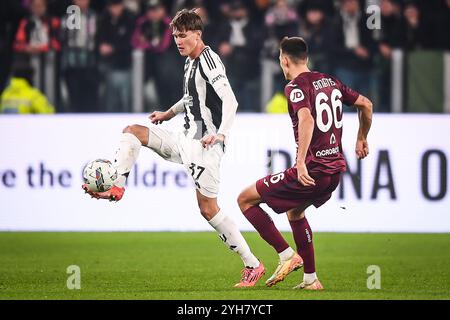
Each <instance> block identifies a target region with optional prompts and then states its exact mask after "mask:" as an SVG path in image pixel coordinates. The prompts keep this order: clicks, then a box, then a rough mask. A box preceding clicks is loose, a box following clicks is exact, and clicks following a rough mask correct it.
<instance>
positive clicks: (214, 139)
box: [200, 134, 225, 148]
mask: <svg viewBox="0 0 450 320" xmlns="http://www.w3.org/2000/svg"><path fill="white" fill-rule="evenodd" d="M224 140H225V136H224V135H223V134H208V135H206V136H204V137H203V138H202V140H200V142H201V143H202V146H203V148H207V147H208V146H212V145H214V144H216V143H223V142H224Z"/></svg>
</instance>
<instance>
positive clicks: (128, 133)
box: [83, 9, 265, 287]
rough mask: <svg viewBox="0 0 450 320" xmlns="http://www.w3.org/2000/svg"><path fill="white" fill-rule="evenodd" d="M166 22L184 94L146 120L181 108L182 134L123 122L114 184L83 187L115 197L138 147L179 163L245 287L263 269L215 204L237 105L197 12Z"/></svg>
mask: <svg viewBox="0 0 450 320" xmlns="http://www.w3.org/2000/svg"><path fill="white" fill-rule="evenodd" d="M170 26H171V28H172V35H173V37H174V40H175V43H176V45H177V48H178V51H179V52H180V54H181V55H182V56H186V57H187V58H186V63H185V65H184V83H183V92H184V94H183V97H182V98H181V99H180V101H178V102H177V103H175V104H174V105H173V106H172V107H171V108H170V109H169V110H167V111H165V112H161V111H155V112H153V113H152V114H151V115H150V117H149V118H150V120H151V122H152V123H153V124H156V125H157V124H160V123H162V122H163V121H167V120H170V119H172V118H173V117H174V116H175V115H177V114H178V113H181V112H184V113H185V117H184V119H185V124H184V129H185V130H184V132H179V133H174V132H170V131H168V130H165V129H163V128H160V127H157V126H155V125H152V126H149V127H146V126H141V125H131V126H127V127H126V128H125V129H124V130H123V135H122V139H121V141H120V145H119V149H118V150H117V153H116V158H115V161H114V166H115V167H116V168H117V172H118V175H119V179H118V182H117V185H115V186H114V187H113V188H111V189H110V190H108V191H106V192H92V191H91V190H89V189H88V187H87V186H86V185H83V188H84V189H85V190H86V191H87V192H88V193H89V194H90V195H92V196H93V197H96V198H101V199H109V200H112V201H119V200H120V199H121V198H122V196H123V194H124V191H125V188H124V186H125V181H126V179H127V177H128V174H129V172H130V171H131V169H132V167H133V165H134V163H135V162H136V160H137V158H138V155H139V151H140V149H141V146H144V147H148V148H150V149H152V150H153V151H155V152H156V153H157V154H159V155H160V156H161V157H162V158H164V159H166V160H169V161H172V162H176V163H180V164H183V165H184V166H185V167H186V169H187V170H188V172H189V174H191V176H192V178H193V179H194V182H195V185H196V195H197V202H198V206H199V208H200V212H201V214H202V216H203V217H204V218H205V219H206V220H207V221H208V222H209V224H210V225H211V226H212V227H213V228H214V229H215V230H216V231H217V232H218V233H219V236H220V238H221V239H222V240H223V241H224V242H225V244H226V245H227V246H228V247H229V248H230V249H232V250H233V251H235V252H237V253H238V254H239V255H240V257H241V259H242V261H243V262H244V266H245V268H244V269H243V271H242V278H241V281H240V282H239V283H237V284H236V285H235V287H251V286H254V285H255V284H256V282H257V281H258V280H259V279H260V278H261V277H262V276H263V275H264V273H265V268H264V266H263V264H262V263H261V262H260V261H259V260H258V259H257V258H256V257H255V256H254V255H253V253H252V252H251V250H250V248H249V246H248V244H247V242H246V241H245V239H244V237H243V236H242V234H241V233H240V231H239V229H238V228H237V226H236V225H235V223H234V222H233V221H232V219H231V218H230V217H229V216H227V215H226V213H225V212H223V211H222V210H221V209H220V208H219V206H218V204H217V195H218V191H219V182H220V178H219V174H220V161H221V159H222V156H223V154H224V151H225V139H226V137H227V136H228V134H229V131H230V128H231V125H232V123H233V120H234V117H235V114H236V110H237V107H238V103H237V101H236V98H235V96H234V93H233V90H232V89H231V86H230V83H229V82H228V78H227V76H226V72H225V67H224V66H223V64H222V61H221V60H220V58H219V56H218V55H217V54H216V53H215V52H213V51H212V50H211V48H209V47H208V46H206V45H205V44H204V43H203V40H202V38H201V35H202V30H203V23H202V20H201V18H200V17H199V15H198V14H197V13H196V12H195V11H194V10H186V9H183V10H181V11H179V12H178V13H177V14H176V16H175V17H174V19H173V20H172V22H171V25H170Z"/></svg>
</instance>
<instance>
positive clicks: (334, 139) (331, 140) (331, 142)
mask: <svg viewBox="0 0 450 320" xmlns="http://www.w3.org/2000/svg"><path fill="white" fill-rule="evenodd" d="M335 143H336V137H335V136H334V133H332V134H331V137H330V144H335Z"/></svg>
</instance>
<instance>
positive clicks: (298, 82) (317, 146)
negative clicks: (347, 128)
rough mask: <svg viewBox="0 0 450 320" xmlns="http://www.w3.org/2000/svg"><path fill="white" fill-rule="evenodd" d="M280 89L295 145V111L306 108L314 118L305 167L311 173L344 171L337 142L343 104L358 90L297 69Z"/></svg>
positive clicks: (354, 96)
mask: <svg viewBox="0 0 450 320" xmlns="http://www.w3.org/2000/svg"><path fill="white" fill-rule="evenodd" d="M284 93H285V95H286V98H287V100H288V109H289V115H290V116H291V119H292V127H293V129H294V136H295V142H296V143H297V146H298V115H297V113H298V111H299V110H300V109H301V108H308V109H309V110H310V112H311V115H312V117H313V119H314V131H313V135H312V139H311V143H310V145H309V148H308V152H307V153H306V159H305V163H306V167H307V168H308V171H309V172H310V173H313V174H314V173H325V174H334V173H338V172H342V171H345V170H346V163H345V159H344V156H343V154H342V144H341V137H342V125H343V121H342V120H343V119H342V111H343V104H346V105H353V104H354V103H355V101H356V99H357V98H358V96H359V94H358V93H357V92H355V91H353V90H352V89H350V88H349V87H347V86H346V85H344V84H343V83H341V82H340V81H339V80H337V79H335V78H334V77H332V76H330V75H327V74H325V73H320V72H304V73H301V74H300V75H299V76H298V77H297V78H295V79H294V80H292V81H291V82H289V83H288V84H287V85H286V87H285V89H284Z"/></svg>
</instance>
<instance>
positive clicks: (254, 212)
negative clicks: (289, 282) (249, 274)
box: [238, 184, 303, 287]
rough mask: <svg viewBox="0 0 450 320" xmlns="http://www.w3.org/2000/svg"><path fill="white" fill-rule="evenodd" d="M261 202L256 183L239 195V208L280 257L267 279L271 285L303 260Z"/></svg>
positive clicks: (268, 284)
mask: <svg viewBox="0 0 450 320" xmlns="http://www.w3.org/2000/svg"><path fill="white" fill-rule="evenodd" d="M261 202H262V199H261V196H260V195H259V193H258V191H257V189H256V185H255V184H253V185H251V186H250V187H248V188H247V189H245V190H244V191H243V192H241V194H240V195H239V197H238V204H239V208H240V209H241V211H242V213H243V214H244V216H245V217H246V218H247V220H248V221H249V222H250V223H251V224H252V225H253V226H254V227H255V229H256V231H258V233H259V234H260V236H261V237H262V238H263V239H264V240H265V241H266V242H267V243H268V244H270V245H271V246H272V247H273V248H274V249H275V251H276V252H277V253H278V255H279V257H280V261H279V264H278V267H277V269H276V270H275V272H274V273H273V274H272V276H271V277H270V278H269V279H268V280H267V281H266V285H267V286H269V287H270V286H273V285H275V284H276V283H278V282H280V281H283V280H284V278H286V276H287V275H288V274H289V273H291V272H292V271H294V270H297V269H298V268H300V267H301V266H302V264H303V261H302V258H301V257H300V256H299V255H298V254H297V253H296V252H295V251H294V250H293V249H292V248H291V247H290V246H289V244H288V243H287V242H286V240H285V239H284V238H283V236H282V235H281V233H280V231H279V230H278V229H277V227H276V226H275V224H274V222H273V220H272V219H271V218H270V216H269V215H268V214H267V213H266V212H265V211H264V210H263V209H261V207H260V206H259V204H260V203H261Z"/></svg>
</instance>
